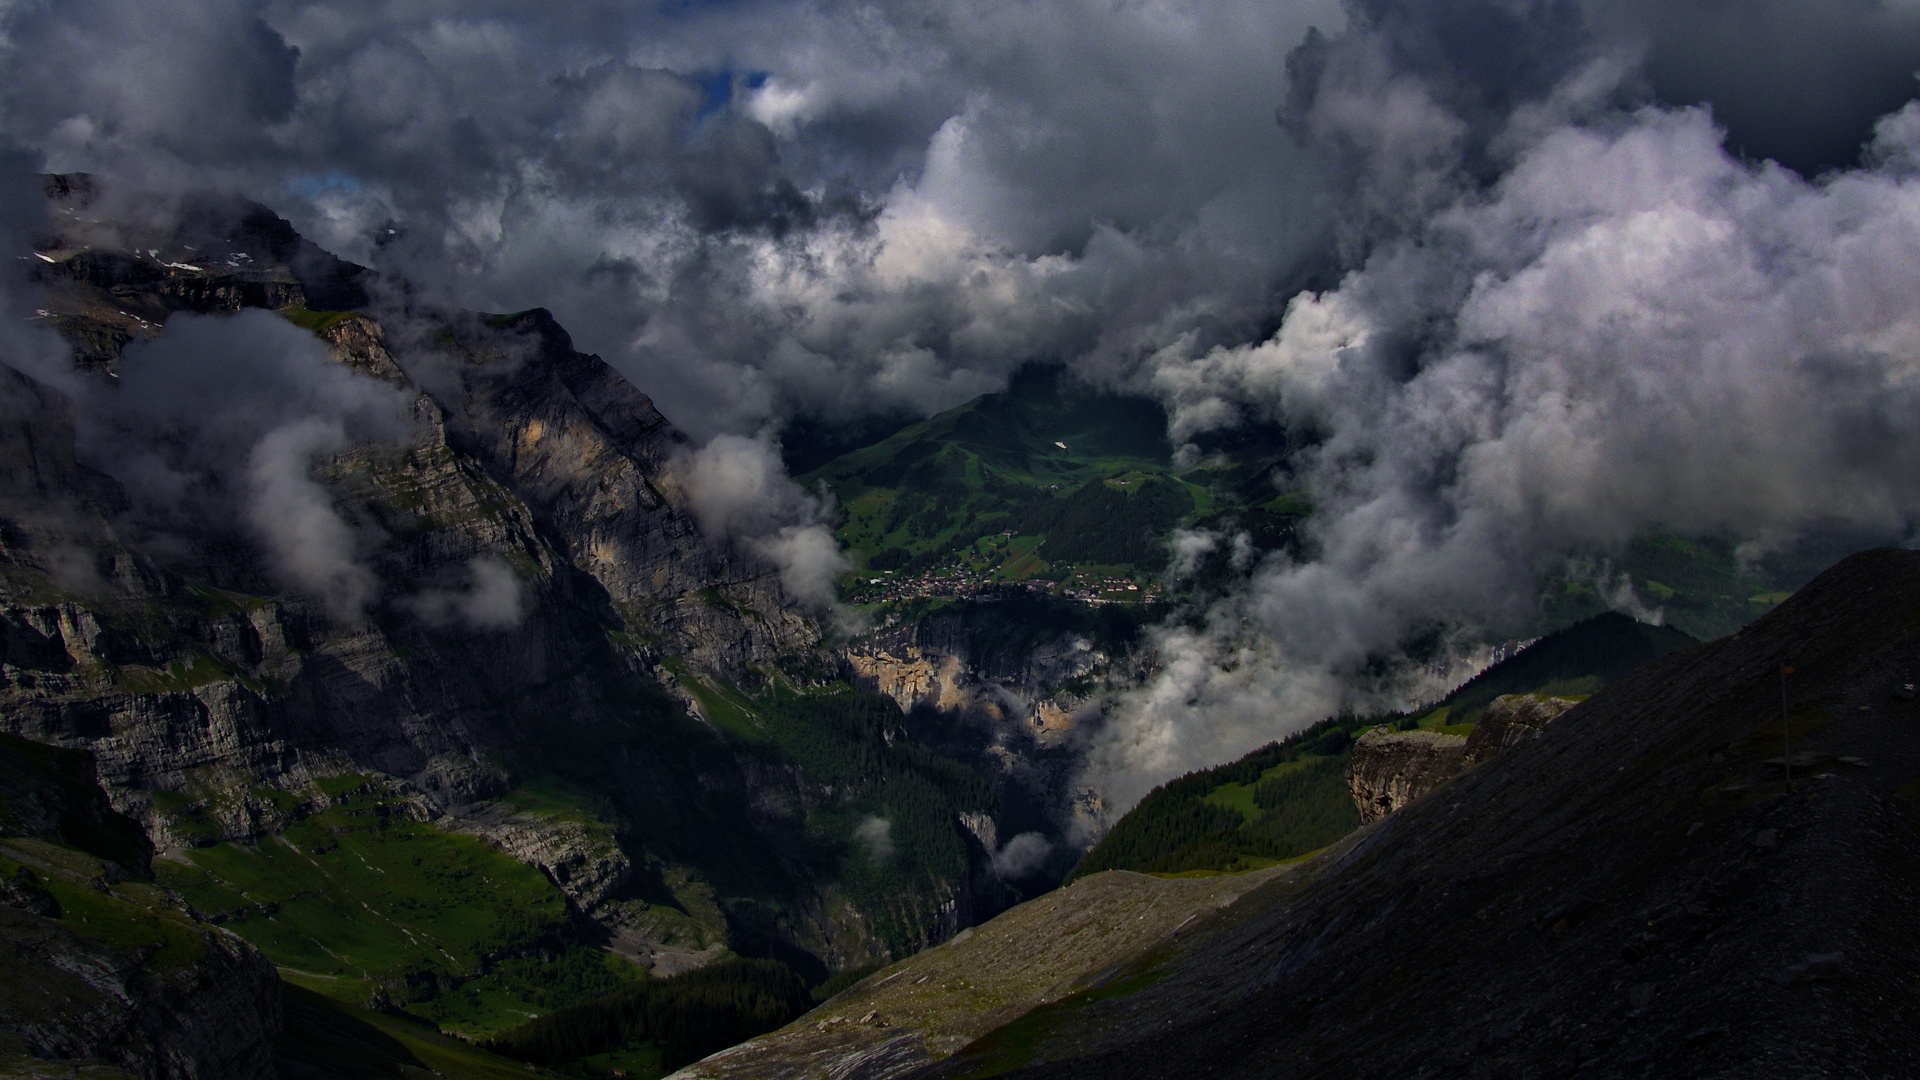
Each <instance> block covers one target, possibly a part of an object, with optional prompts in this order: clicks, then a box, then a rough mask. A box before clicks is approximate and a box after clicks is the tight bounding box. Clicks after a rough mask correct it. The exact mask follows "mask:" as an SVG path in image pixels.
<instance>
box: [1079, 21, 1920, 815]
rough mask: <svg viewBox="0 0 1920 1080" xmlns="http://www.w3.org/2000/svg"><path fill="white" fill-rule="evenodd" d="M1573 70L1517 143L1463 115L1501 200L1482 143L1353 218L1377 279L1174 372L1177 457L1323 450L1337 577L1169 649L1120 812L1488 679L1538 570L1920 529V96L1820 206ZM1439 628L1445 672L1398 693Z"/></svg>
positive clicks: (1139, 698) (1320, 102) (1161, 377)
mask: <svg viewBox="0 0 1920 1080" xmlns="http://www.w3.org/2000/svg"><path fill="white" fill-rule="evenodd" d="M1410 7H1411V6H1410ZM1379 10H1381V11H1389V10H1390V11H1392V12H1394V13H1396V14H1398V13H1401V9H1400V8H1398V7H1393V6H1391V5H1380V7H1379ZM1422 10H1437V9H1422ZM1408 17H1409V18H1415V17H1414V16H1408ZM1381 24H1382V25H1384V26H1387V27H1388V29H1387V30H1381V31H1378V33H1380V34H1387V35H1388V36H1391V34H1392V33H1397V32H1399V26H1398V24H1397V23H1395V22H1394V20H1393V19H1392V18H1389V17H1387V16H1385V15H1382V16H1381ZM1355 32H1356V33H1357V34H1360V35H1362V36H1365V35H1367V34H1372V33H1375V31H1374V30H1372V29H1369V28H1366V27H1362V28H1360V29H1358V30H1356V31H1355ZM1325 48H1326V49H1327V50H1328V51H1329V52H1330V53H1334V54H1343V55H1350V56H1365V55H1373V56H1376V57H1377V56H1388V57H1392V56H1393V54H1394V50H1392V49H1391V48H1389V47H1388V44H1387V43H1383V42H1381V41H1371V42H1359V43H1356V42H1338V43H1334V44H1332V45H1329V46H1326V47H1325ZM1569 56H1570V58H1571V59H1570V62H1577V63H1578V64H1579V65H1580V66H1578V67H1577V68H1576V69H1574V70H1569V71H1567V72H1566V73H1565V80H1566V81H1565V84H1563V85H1562V86H1559V87H1550V88H1547V89H1545V90H1540V89H1538V88H1532V89H1529V88H1528V86H1527V85H1526V84H1525V83H1524V80H1522V82H1521V83H1520V84H1518V85H1515V84H1511V83H1508V84H1502V85H1501V86H1499V87H1496V88H1494V89H1495V90H1498V91H1500V92H1501V93H1505V94H1506V95H1507V99H1506V100H1508V101H1509V102H1510V105H1509V108H1508V111H1507V113H1506V114H1505V115H1506V117H1507V118H1508V119H1509V120H1510V121H1511V123H1510V124H1508V125H1506V126H1505V127H1503V126H1502V125H1501V123H1500V122H1499V121H1500V117H1499V115H1497V114H1496V115H1492V116H1483V115H1480V114H1478V113H1475V112H1474V111H1473V110H1472V109H1461V110H1458V111H1455V112H1454V115H1455V116H1456V117H1457V118H1458V119H1459V126H1458V128H1457V130H1459V131H1461V132H1466V131H1469V130H1474V129H1476V125H1477V127H1478V129H1480V130H1481V132H1482V135H1483V136H1484V139H1483V143H1484V148H1485V153H1486V154H1487V155H1490V159H1491V157H1497V158H1498V159H1499V161H1500V169H1499V172H1498V173H1497V175H1494V176H1492V177H1490V178H1487V179H1485V180H1481V179H1479V178H1477V177H1476V176H1475V175H1474V171H1473V169H1474V165H1473V161H1472V155H1471V154H1469V153H1467V152H1465V151H1464V150H1461V151H1460V152H1454V151H1452V150H1449V151H1448V152H1446V153H1436V154H1434V155H1431V156H1429V157H1426V158H1421V159H1418V160H1415V161H1413V162H1412V163H1411V164H1409V165H1408V166H1406V168H1407V169H1408V170H1411V172H1410V173H1409V174H1408V175H1412V174H1422V175H1426V176H1427V177H1428V179H1426V180H1424V181H1420V180H1408V179H1407V178H1406V176H1401V177H1400V179H1398V180H1395V183H1396V184H1398V186H1399V191H1400V194H1398V195H1395V194H1394V193H1393V192H1391V191H1389V190H1387V189H1385V188H1380V189H1376V190H1373V191H1370V192H1357V193H1356V195H1355V198H1356V199H1357V200H1359V201H1360V202H1361V203H1365V204H1367V205H1363V206H1362V207H1361V211H1360V212H1357V213H1356V215H1355V216H1354V218H1353V220H1355V221H1360V222H1363V223H1366V225H1367V228H1368V229H1370V230H1371V232H1370V234H1369V237H1370V238H1369V240H1368V243H1367V244H1366V245H1364V250H1365V251H1366V257H1365V259H1364V261H1363V262H1362V263H1361V264H1360V265H1358V266H1357V267H1356V268H1355V269H1353V270H1352V271H1351V272H1349V273H1348V274H1347V275H1346V276H1345V277H1344V278H1343V279H1342V280H1341V281H1340V282H1339V284H1338V285H1337V286H1336V287H1333V288H1329V289H1326V290H1322V291H1317V292H1313V291H1309V292H1303V293H1300V294H1298V295H1297V296H1295V297H1294V298H1293V299H1292V300H1291V302H1290V303H1289V306H1288V310H1287V313H1286V316H1285V318H1284V320H1283V321H1282V323H1281V325H1280V327H1279V329H1278V330H1277V331H1276V332H1275V333H1274V334H1272V335H1271V336H1270V337H1268V338H1267V339H1265V340H1263V341H1258V342H1254V343H1249V344H1242V345H1233V346H1218V347H1214V348H1210V349H1204V350H1201V349H1186V350H1183V349H1181V348H1168V349H1164V350H1162V351H1160V352H1159V353H1157V354H1156V355H1155V356H1154V358H1153V363H1152V378H1151V385H1152V386H1153V387H1154V389H1155V390H1156V392H1158V393H1159V394H1160V395H1161V396H1162V397H1163V399H1164V400H1165V401H1167V403H1168V405H1169V407H1170V410H1171V412H1172V415H1173V422H1172V428H1173V431H1174V432H1175V436H1176V438H1184V437H1189V436H1191V435H1192V434H1194V433H1196V432H1201V431H1206V430H1210V429H1215V428H1219V427H1223V426H1231V425H1233V424H1235V423H1238V422H1240V420H1241V419H1243V418H1245V417H1256V418H1259V419H1262V420H1266V421H1269V422H1277V423H1279V424H1282V425H1283V426H1285V427H1287V428H1288V429H1289V430H1291V431H1293V432H1295V433H1296V434H1297V435H1298V436H1300V438H1301V445H1302V446H1303V449H1302V450H1301V451H1300V452H1299V453H1298V454H1296V456H1295V459H1294V461H1293V462H1292V466H1291V467H1292V469H1293V476H1294V479H1295V481H1296V482H1298V483H1301V484H1302V485H1304V486H1305V488H1306V490H1307V494H1308V495H1309V497H1310V498H1311V499H1312V500H1313V503H1314V505H1315V507H1316V514H1315V517H1314V518H1313V519H1312V520H1311V521H1310V522H1309V523H1308V525H1307V530H1308V533H1309V538H1310V540H1311V547H1312V548H1313V550H1315V551H1316V552H1318V555H1317V557H1316V558H1315V559H1314V560H1313V561H1311V562H1296V561H1293V560H1290V559H1287V558H1284V557H1274V558H1272V559H1270V560H1269V561H1268V562H1266V563H1265V564H1263V565H1262V566H1260V567H1259V568H1257V569H1256V570H1255V572H1254V573H1253V574H1252V575H1251V576H1250V578H1249V579H1248V580H1247V581H1246V582H1245V585H1244V588H1243V589H1242V590H1240V591H1239V592H1237V593H1235V594H1234V595H1231V596H1229V597H1227V598H1225V599H1222V600H1220V601H1219V602H1218V603H1217V604H1216V605H1215V606H1214V607H1213V609H1212V610H1210V611H1208V612H1206V613H1205V615H1204V616H1203V617H1202V618H1200V619H1199V620H1197V622H1195V623H1192V624H1188V625H1183V626H1179V627H1170V628H1163V629H1162V630H1161V631H1160V632H1159V637H1158V642H1157V644H1158V646H1159V650H1160V656H1161V664H1162V666H1161V669H1160V672H1159V674H1158V675H1157V676H1156V677H1155V678H1154V679H1153V680H1152V681H1151V682H1150V684H1149V685H1147V686H1146V687H1144V688H1143V689H1142V690H1141V691H1140V692H1139V693H1137V694H1135V695H1134V696H1132V697H1131V698H1129V699H1128V700H1126V701H1124V702H1123V703H1122V704H1121V706H1120V707H1119V708H1117V709H1115V710H1113V711H1112V713H1111V714H1110V723H1109V725H1108V727H1107V729H1106V731H1105V732H1104V733H1103V734H1102V736H1101V737H1100V738H1101V740H1102V741H1101V743H1100V744H1099V745H1098V746H1097V747H1096V748H1095V750H1094V762H1095V772H1096V774H1097V775H1102V776H1105V777H1107V778H1109V782H1110V783H1111V784H1112V786H1113V787H1114V789H1115V790H1116V791H1119V792H1121V793H1122V794H1123V795H1127V794H1130V795H1132V796H1134V797H1137V795H1138V794H1140V793H1141V792H1142V791H1143V790H1144V786H1145V783H1146V780H1147V779H1148V778H1152V779H1160V778H1164V777H1166V776H1168V775H1172V774H1173V773H1175V772H1178V771H1181V770H1183V769H1185V768H1191V767H1194V766H1197V765H1203V764H1208V763H1210V762H1214V761H1218V760H1221V759H1223V758H1226V757H1229V756H1231V755H1232V754H1233V753H1237V752H1240V751H1244V750H1245V749H1247V748H1249V747H1251V746H1252V745H1255V744H1256V743H1257V742H1258V741H1260V740H1262V739H1264V738H1271V737H1274V736H1277V735H1282V734H1285V733H1286V732H1288V731H1292V730H1297V729H1299V728H1300V727H1303V726H1305V725H1306V724H1307V723H1310V722H1312V721H1313V720H1316V719H1319V718H1321V717H1324V716H1326V715H1330V714H1332V713H1335V712H1338V711H1340V710H1342V709H1349V708H1351V709H1358V710H1363V711H1364V710H1366V709H1370V708H1378V707H1383V706H1391V705H1403V704H1409V703H1412V702H1414V701H1417V700H1420V699H1421V697H1422V696H1426V695H1429V694H1431V693H1432V692H1434V691H1435V690H1437V689H1438V688H1441V687H1443V686H1444V685H1445V684H1446V682H1447V681H1448V680H1447V679H1446V678H1438V677H1436V671H1445V670H1447V669H1449V668H1452V669H1455V670H1458V671H1471V669H1472V660H1473V657H1474V652H1475V643H1476V642H1479V641H1485V640H1487V639H1488V638H1489V637H1490V636H1495V637H1497V636H1498V635H1501V634H1506V633H1512V632H1514V631H1516V630H1518V629H1519V628H1520V627H1521V626H1523V625H1524V624H1525V622H1526V620H1527V619H1528V618H1529V617H1530V616H1531V613H1532V601H1533V589H1534V584H1535V582H1536V581H1537V580H1538V577H1539V575H1540V574H1541V573H1542V572H1543V571H1547V570H1553V569H1556V568H1564V567H1565V565H1566V563H1565V560H1567V559H1568V557H1569V556H1572V555H1575V554H1578V553H1581V552H1587V553H1594V552H1605V551H1608V550H1612V549H1615V548H1617V547H1618V546H1620V545H1622V544H1624V542H1625V541H1626V540H1627V539H1628V538H1629V537H1631V536H1632V535H1634V534H1635V533H1637V532H1641V531H1643V530H1646V529H1650V528H1671V529H1676V530H1679V531H1681V532H1683V533H1688V534H1695V535H1700V534H1713V535H1732V536H1736V537H1762V536H1765V537H1774V538H1778V537H1782V536H1794V535H1801V534H1804V533H1807V532H1808V531H1811V530H1818V529H1828V528H1834V527H1841V528H1845V529H1849V530H1853V531H1856V532H1860V533H1870V534H1877V535H1880V536H1883V537H1887V538H1896V537H1900V536H1903V535H1908V534H1910V533H1911V531H1912V529H1913V526H1914V522H1915V520H1916V513H1917V512H1920V468H1917V467H1920V420H1916V417H1920V411H1916V406H1920V398H1916V395H1917V394H1920V368H1916V367H1915V365H1914V362H1913V360H1912V358H1913V357H1914V356H1916V355H1920V305H1916V304H1915V303H1914V302H1913V300H1912V297H1914V296H1915V295H1920V270H1916V267H1920V261H1916V256H1920V171H1917V170H1916V168H1915V166H1914V164H1913V163H1914V162H1915V161H1920V155H1917V154H1916V147H1920V142H1916V139H1917V138H1920V104H1913V105H1908V106H1907V107H1906V108H1905V109H1903V110H1901V111H1900V112H1898V113H1895V114H1893V115H1891V116H1889V117H1887V118H1885V119H1884V120H1882V121H1881V123H1880V124H1879V125H1878V128H1877V134H1876V137H1875V142H1874V143H1873V144H1872V146H1870V147H1869V150H1868V152H1867V154H1866V161H1867V165H1866V166H1864V167H1862V168H1858V169H1854V170H1850V171H1843V172H1838V173H1832V174H1828V175H1827V176H1825V177H1824V178H1823V179H1821V180H1820V181H1818V182H1810V181H1808V180H1806V179H1804V178H1802V177H1801V176H1800V175H1798V174H1796V173H1794V172H1791V171H1789V170H1786V169H1783V168H1781V167H1779V166H1777V165H1774V164H1771V163H1754V162H1751V161H1749V160H1745V159H1742V158H1741V157H1739V156H1737V155H1736V154H1734V153H1731V152H1729V150H1728V148H1727V147H1726V145H1725V142H1724V137H1723V132H1722V131H1721V130H1720V129H1718V128H1716V127H1715V125H1714V124H1713V122H1712V117H1711V116H1710V115H1709V114H1708V113H1707V112H1706V111H1705V110H1702V109H1697V108H1669V107H1661V106H1658V105H1649V104H1640V105H1633V104H1631V102H1629V103H1628V104H1627V105H1620V104H1618V102H1619V101H1620V98H1619V97H1618V96H1617V95H1616V94H1615V92H1614V91H1613V90H1611V89H1609V88H1608V87H1607V86H1606V85H1605V84H1604V82H1601V83H1596V82H1593V81H1592V72H1593V71H1594V70H1595V69H1594V68H1593V66H1592V63H1591V60H1590V57H1588V56H1587V55H1586V54H1585V53H1583V52H1581V51H1580V50H1570V51H1569ZM1403 59H1404V58H1396V59H1395V61H1394V62H1395V63H1401V62H1402V61H1403ZM1328 70H1331V67H1330V68H1329V69H1328ZM1356 70H1357V69H1356ZM1612 70H1614V71H1617V72H1624V71H1626V70H1627V69H1626V68H1624V67H1615V68H1613V69H1612ZM1354 77H1356V76H1354V75H1353V72H1352V71H1348V72H1346V73H1344V74H1342V75H1341V78H1342V79H1350V78H1354ZM1457 77H1458V70H1457V65H1449V66H1445V67H1443V69H1442V70H1441V71H1440V72H1439V74H1438V75H1437V76H1435V77H1434V78H1433V79H1428V78H1427V72H1426V70H1425V69H1424V68H1421V67H1419V66H1417V65H1411V64H1410V65H1408V66H1403V67H1397V68H1396V67H1393V66H1391V65H1390V66H1388V67H1387V68H1385V69H1383V70H1377V71H1371V72H1370V73H1367V74H1366V78H1365V80H1363V81H1362V82H1361V83H1360V84H1358V85H1361V86H1362V87H1363V88H1365V89H1367V90H1368V91H1369V92H1371V93H1374V94H1375V95H1376V97H1377V95H1378V94H1379V93H1405V94H1408V95H1411V96H1412V97H1414V98H1417V99H1418V100H1420V101H1422V102H1425V103H1427V106H1430V107H1434V108H1443V109H1450V108H1451V107H1450V106H1448V105H1446V104H1445V103H1447V102H1449V101H1453V100H1456V99H1458V98H1459V97H1460V96H1461V94H1462V91H1461V89H1460V87H1459V86H1458V85H1456V84H1455V83H1453V82H1450V81H1449V80H1452V79H1455V78H1457ZM1340 85H1341V86H1343V87H1344V86H1345V85H1346V84H1345V83H1341V84H1340ZM1567 85H1575V86H1576V91H1568V90H1567ZM1396 86H1397V87H1399V89H1397V90H1394V89H1392V88H1393V87H1396ZM1526 95H1533V96H1531V97H1528V96H1526ZM1581 95H1584V96H1585V97H1586V99H1587V103H1586V104H1585V105H1583V106H1579V107H1571V108H1565V109H1560V110H1558V111H1557V112H1555V111H1554V110H1542V109H1538V108H1534V107H1533V106H1534V105H1537V104H1538V103H1539V101H1541V100H1543V99H1545V98H1555V97H1558V98H1560V99H1561V100H1562V101H1564V100H1567V99H1568V98H1570V97H1578V96H1581ZM1469 97H1470V98H1471V100H1472V101H1474V102H1484V101H1486V100H1496V99H1498V98H1499V95H1498V94H1494V93H1491V92H1489V93H1482V94H1479V95H1477V96H1476V95H1469ZM1326 101H1327V99H1326V98H1325V97H1318V98H1315V104H1314V105H1313V106H1312V108H1313V109H1319V108H1322V107H1323V106H1325V105H1326ZM1549 114H1552V115H1556V116H1558V119H1556V120H1552V121H1551V122H1542V117H1543V116H1546V115H1549ZM1339 115H1340V117H1341V123H1343V124H1354V125H1360V126H1362V127H1365V126H1367V125H1373V130H1374V131H1375V132H1376V134H1380V136H1381V137H1380V142H1379V146H1380V147H1381V148H1382V149H1378V150H1375V149H1366V150H1365V152H1366V153H1367V154H1379V153H1398V152H1400V151H1398V150H1394V149H1391V148H1389V147H1388V142H1389V141H1390V140H1388V139H1387V137H1386V135H1387V134H1390V133H1391V131H1393V130H1397V128H1396V127H1395V126H1394V125H1395V124H1396V123H1397V121H1396V120H1394V118H1393V117H1392V116H1391V115H1387V114H1381V115H1365V114H1363V113H1362V112H1341V113H1340V114H1339ZM1329 130H1334V131H1335V133H1336V135H1337V136H1338V137H1339V138H1340V139H1341V140H1344V141H1343V144H1342V145H1343V146H1348V147H1351V146H1353V145H1363V141H1362V140H1357V139H1354V138H1351V137H1349V136H1348V135H1347V134H1346V133H1345V132H1346V131H1347V129H1346V128H1338V127H1336V128H1330V129H1329ZM1462 138H1463V139H1464V138H1465V136H1462ZM1366 145H1370V144H1366ZM1343 152H1344V151H1343ZM1392 175H1396V176H1399V175H1400V174H1392ZM1395 198H1398V199H1400V200H1401V201H1400V202H1398V203H1397V204H1394V205H1392V206H1390V207H1388V208H1387V209H1384V210H1382V209H1379V208H1378V207H1375V206H1373V205H1372V204H1371V203H1368V200H1381V199H1395ZM1593 572H1594V573H1595V574H1597V575H1598V576H1599V578H1602V579H1607V580H1603V581H1602V582H1601V583H1602V584H1608V583H1609V582H1610V581H1611V575H1610V573H1608V572H1607V571H1606V570H1605V569H1604V567H1602V568H1601V569H1598V570H1594V571H1593ZM1614 591H1615V594H1616V600H1617V602H1618V603H1619V604H1620V605H1622V606H1624V607H1626V608H1629V609H1635V610H1637V611H1639V613H1641V614H1642V615H1647V616H1651V615H1653V614H1655V613H1654V612H1652V611H1649V610H1647V609H1646V608H1645V607H1644V605H1642V603H1641V601H1640V600H1639V599H1638V597H1636V596H1634V595H1632V593H1631V589H1630V587H1628V588H1627V589H1626V590H1624V591H1621V590H1618V589H1616V590H1614ZM1435 632H1437V633H1438V634H1439V638H1438V639H1437V645H1436V646H1435V647H1434V648H1433V649H1432V650H1431V652H1432V654H1433V655H1434V656H1436V657H1437V660H1436V661H1430V662H1425V663H1413V662H1409V661H1402V662H1400V663H1398V664H1389V665H1387V666H1385V667H1382V665H1381V661H1382V660H1383V659H1388V658H1392V657H1394V656H1396V655H1404V651H1405V648H1406V647H1407V646H1408V645H1409V644H1410V643H1411V642H1412V641H1413V640H1414V639H1416V638H1418V637H1420V636H1422V635H1428V636H1431V635H1432V634H1433V633H1435ZM1436 664H1437V665H1438V667H1437V668H1436V666H1435V665H1436ZM1123 802H1124V800H1123Z"/></svg>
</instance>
